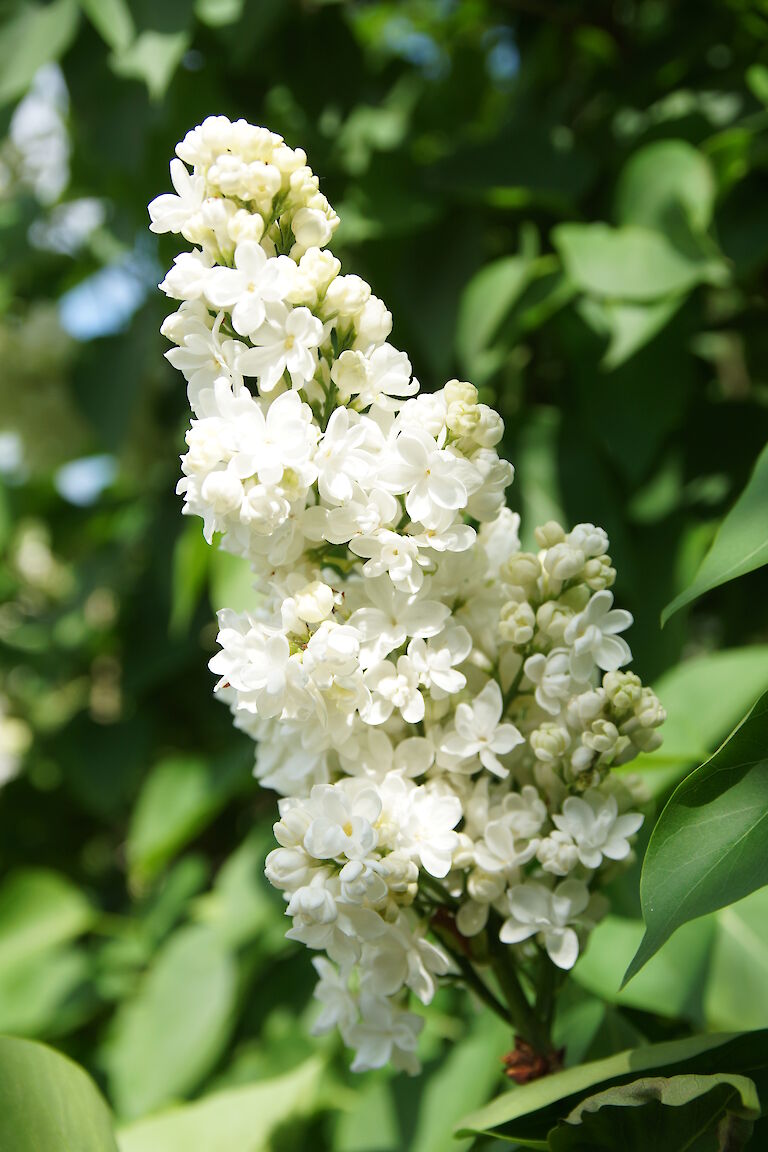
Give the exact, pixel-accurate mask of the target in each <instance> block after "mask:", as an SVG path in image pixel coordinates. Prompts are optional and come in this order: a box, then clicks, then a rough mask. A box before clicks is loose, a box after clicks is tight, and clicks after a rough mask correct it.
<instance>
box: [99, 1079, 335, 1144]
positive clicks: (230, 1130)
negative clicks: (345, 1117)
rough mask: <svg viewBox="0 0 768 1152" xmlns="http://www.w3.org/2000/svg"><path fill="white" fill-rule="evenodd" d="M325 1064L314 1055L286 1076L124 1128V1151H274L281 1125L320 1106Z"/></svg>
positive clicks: (206, 1098)
mask: <svg viewBox="0 0 768 1152" xmlns="http://www.w3.org/2000/svg"><path fill="white" fill-rule="evenodd" d="M322 1069H323V1066H322V1063H321V1062H320V1061H319V1060H316V1059H315V1060H308V1061H307V1062H306V1063H305V1064H301V1065H300V1066H299V1067H298V1068H297V1069H296V1070H295V1071H293V1072H289V1073H287V1074H286V1075H284V1076H278V1077H276V1078H275V1079H271V1080H260V1081H258V1082H257V1083H255V1084H247V1085H244V1086H243V1087H242V1088H232V1089H229V1090H228V1091H225V1092H215V1093H212V1094H211V1095H210V1096H203V1097H202V1099H201V1100H197V1101H195V1103H194V1104H188V1105H187V1106H186V1107H182V1108H173V1109H170V1110H169V1111H167V1112H161V1113H160V1114H159V1115H157V1116H153V1117H152V1118H151V1119H149V1120H140V1121H139V1122H138V1123H135V1124H131V1125H129V1126H128V1127H126V1128H123V1129H122V1130H121V1131H120V1132H119V1134H118V1143H119V1146H120V1152H234V1150H235V1149H237V1152H268V1150H270V1149H272V1148H273V1147H274V1145H273V1143H272V1136H273V1134H274V1132H275V1130H276V1129H277V1128H278V1127H279V1126H280V1125H281V1124H283V1123H285V1122H286V1121H288V1120H292V1119H294V1118H296V1117H300V1116H306V1115H307V1114H311V1113H312V1112H313V1111H314V1110H315V1108H316V1107H317V1103H318V1086H319V1081H320V1075H321V1073H322Z"/></svg>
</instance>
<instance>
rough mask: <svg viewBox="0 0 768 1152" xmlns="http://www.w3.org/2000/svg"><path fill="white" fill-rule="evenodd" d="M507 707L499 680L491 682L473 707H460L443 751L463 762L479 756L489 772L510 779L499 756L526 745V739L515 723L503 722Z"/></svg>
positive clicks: (443, 745) (445, 740) (464, 705)
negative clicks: (501, 721) (524, 740)
mask: <svg viewBox="0 0 768 1152" xmlns="http://www.w3.org/2000/svg"><path fill="white" fill-rule="evenodd" d="M503 707H504V705H503V701H502V698H501V689H500V688H499V686H498V684H497V683H496V681H495V680H489V681H488V683H487V684H486V686H485V688H483V690H482V692H481V693H480V695H479V696H476V697H475V699H474V701H473V702H472V703H471V704H459V705H458V707H457V709H456V715H455V718H454V725H455V730H454V731H453V732H449V733H448V734H447V736H446V737H445V739H444V740H443V743H442V749H443V750H444V751H445V752H447V753H448V755H449V756H450V757H456V758H457V759H458V760H459V761H466V760H469V759H472V758H473V757H475V756H478V757H479V758H480V763H481V764H482V765H483V767H484V768H487V769H488V771H489V772H493V774H494V775H495V776H501V777H504V776H506V775H507V774H508V771H507V769H506V768H505V767H504V765H503V764H502V763H501V762H500V760H499V759H498V757H499V756H504V755H506V753H507V752H511V751H512V749H513V748H515V747H517V745H518V744H522V743H523V737H522V736H521V734H520V732H519V731H518V730H517V728H516V727H515V726H514V724H501V723H499V721H500V720H501V714H502V711H503Z"/></svg>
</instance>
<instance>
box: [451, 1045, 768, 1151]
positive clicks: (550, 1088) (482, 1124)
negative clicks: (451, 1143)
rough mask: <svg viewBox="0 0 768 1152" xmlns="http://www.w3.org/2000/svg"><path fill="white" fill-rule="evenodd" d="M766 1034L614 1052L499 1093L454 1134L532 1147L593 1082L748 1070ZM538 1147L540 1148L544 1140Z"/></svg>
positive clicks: (603, 1084)
mask: <svg viewBox="0 0 768 1152" xmlns="http://www.w3.org/2000/svg"><path fill="white" fill-rule="evenodd" d="M766 1039H768V1033H766V1032H754V1033H746V1034H745V1035H743V1036H733V1035H731V1034H728V1033H721V1034H719V1035H709V1036H689V1037H687V1038H686V1039H684V1040H671V1041H668V1042H666V1043H663V1044H651V1045H648V1046H647V1047H644V1048H633V1049H630V1050H628V1051H626V1052H619V1053H618V1054H617V1055H615V1056H609V1057H608V1058H607V1059H605V1060H595V1061H592V1062H591V1063H589V1064H581V1065H579V1066H578V1067H576V1068H568V1069H567V1070H566V1071H564V1072H556V1073H554V1075H552V1076H546V1077H544V1078H543V1079H541V1080H534V1081H533V1082H532V1083H530V1084H526V1085H525V1086H524V1087H518V1088H512V1089H510V1090H509V1091H507V1092H504V1093H503V1094H502V1095H501V1096H499V1097H497V1099H496V1100H493V1101H492V1102H491V1103H490V1104H488V1105H487V1106H486V1107H485V1108H482V1109H480V1111H478V1112H475V1113H473V1114H472V1115H470V1116H467V1117H465V1118H464V1120H462V1121H461V1125H460V1127H459V1128H458V1129H457V1131H456V1133H455V1135H457V1136H468V1135H472V1134H475V1135H481V1134H484V1133H488V1134H493V1135H494V1136H498V1137H505V1138H510V1139H513V1140H517V1141H518V1142H519V1143H523V1144H524V1146H526V1147H533V1146H535V1145H534V1144H532V1143H531V1142H532V1141H537V1140H538V1141H546V1134H547V1132H548V1131H549V1130H550V1128H551V1127H552V1126H553V1124H554V1123H556V1121H557V1120H558V1119H560V1118H561V1117H562V1116H563V1115H564V1114H567V1113H568V1112H569V1111H570V1110H571V1109H572V1108H574V1107H576V1105H577V1104H578V1103H579V1101H580V1100H583V1098H584V1096H585V1095H589V1094H591V1093H592V1092H593V1091H594V1090H595V1089H596V1088H598V1087H599V1088H600V1089H603V1088H608V1087H611V1086H613V1085H614V1084H622V1083H627V1082H628V1081H631V1080H633V1079H636V1078H637V1075H638V1073H640V1072H650V1071H652V1070H653V1071H656V1070H661V1069H669V1070H670V1072H671V1071H672V1070H673V1069H674V1071H675V1073H676V1074H682V1073H686V1072H704V1073H707V1072H714V1071H720V1070H721V1069H727V1070H728V1071H733V1072H738V1073H744V1074H746V1075H752V1070H753V1069H754V1068H755V1067H760V1068H764V1067H765V1064H766V1049H765V1041H766ZM540 1146H542V1147H544V1148H546V1147H547V1144H546V1142H544V1143H543V1144H542V1145H540Z"/></svg>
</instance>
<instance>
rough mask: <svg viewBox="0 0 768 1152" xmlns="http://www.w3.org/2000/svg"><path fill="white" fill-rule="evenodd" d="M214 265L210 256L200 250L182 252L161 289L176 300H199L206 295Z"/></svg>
mask: <svg viewBox="0 0 768 1152" xmlns="http://www.w3.org/2000/svg"><path fill="white" fill-rule="evenodd" d="M212 264H213V261H212V260H211V258H210V256H208V255H207V254H206V253H204V252H201V251H200V250H199V249H198V248H195V249H193V250H192V251H191V252H182V253H181V254H180V255H179V256H176V257H175V258H174V261H173V268H171V269H170V271H169V272H168V273H167V274H166V277H165V279H164V280H162V281H161V282H160V284H159V287H160V288H161V289H162V290H163V292H165V294H166V296H170V297H171V298H172V299H174V300H198V299H199V298H200V297H201V296H204V295H205V289H206V287H207V284H208V277H209V276H210V274H211V267H212Z"/></svg>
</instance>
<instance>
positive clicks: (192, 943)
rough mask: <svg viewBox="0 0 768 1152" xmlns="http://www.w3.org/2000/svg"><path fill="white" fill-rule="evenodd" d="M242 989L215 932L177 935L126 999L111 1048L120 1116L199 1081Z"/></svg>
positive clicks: (108, 1055) (108, 1059) (110, 1070)
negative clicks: (237, 989) (239, 988)
mask: <svg viewBox="0 0 768 1152" xmlns="http://www.w3.org/2000/svg"><path fill="white" fill-rule="evenodd" d="M236 988H237V972H236V968H235V964H234V961H233V960H232V958H231V956H230V954H229V953H228V951H227V950H226V949H225V948H224V946H223V944H222V943H221V942H220V941H219V939H218V937H217V936H216V935H215V934H214V933H213V932H211V931H209V930H208V929H207V928H203V927H189V928H182V929H180V930H179V931H178V932H176V933H175V934H174V935H173V936H172V937H171V938H170V940H169V941H168V943H167V944H166V945H165V947H164V948H163V949H162V951H161V952H159V953H158V955H157V957H156V959H155V961H154V963H153V964H152V967H151V968H150V969H149V971H148V972H147V973H146V975H145V976H144V978H143V980H142V981H141V983H140V985H139V987H138V989H137V991H136V994H135V996H133V997H131V998H129V999H127V1000H125V1001H124V1002H123V1003H122V1004H121V1006H120V1009H119V1011H118V1013H117V1016H116V1017H115V1020H114V1025H113V1028H112V1033H111V1035H110V1037H109V1041H108V1045H107V1047H106V1049H105V1053H104V1061H105V1065H106V1068H107V1075H108V1080H109V1085H110V1094H111V1098H112V1099H113V1100H114V1102H115V1105H116V1108H117V1110H118V1112H119V1113H120V1115H122V1116H125V1117H129V1118H130V1117H137V1116H142V1115H144V1113H146V1112H150V1111H152V1110H154V1109H156V1108H158V1107H160V1106H161V1105H162V1104H167V1103H168V1102H169V1101H171V1100H173V1099H174V1098H176V1097H179V1096H184V1095H186V1094H187V1093H188V1092H190V1091H191V1090H192V1089H193V1088H195V1087H196V1086H197V1084H198V1083H199V1082H200V1081H201V1079H202V1078H203V1076H205V1074H206V1073H207V1072H208V1071H210V1069H211V1068H212V1067H213V1065H214V1064H215V1062H216V1060H217V1059H218V1057H219V1055H220V1053H221V1051H222V1049H223V1047H224V1045H225V1044H226V1042H227V1039H228V1037H229V1033H230V1029H231V1024H232V1013H233V1009H234V1003H235V994H236Z"/></svg>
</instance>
